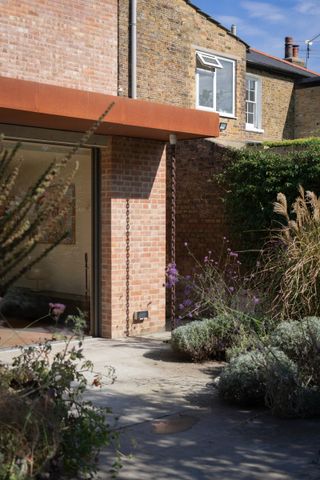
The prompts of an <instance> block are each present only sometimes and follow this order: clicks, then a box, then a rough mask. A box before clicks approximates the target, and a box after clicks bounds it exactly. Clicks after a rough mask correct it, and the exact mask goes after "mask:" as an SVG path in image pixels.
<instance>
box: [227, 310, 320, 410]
mask: <svg viewBox="0 0 320 480" xmlns="http://www.w3.org/2000/svg"><path fill="white" fill-rule="evenodd" d="M265 340H266V339H265ZM319 345H320V319H319V318H317V317H309V318H305V319H303V321H301V322H294V321H291V322H283V323H281V324H279V325H278V327H277V328H276V329H275V331H274V332H273V333H272V334H271V335H270V337H269V341H265V342H264V343H260V347H259V349H256V350H253V351H251V352H247V353H245V354H240V355H239V356H236V357H233V358H232V359H231V361H230V363H229V364H228V365H227V366H226V368H225V369H224V370H223V372H222V374H221V377H220V381H219V394H220V396H221V398H223V399H224V400H226V401H228V402H232V403H236V404H240V405H247V406H252V405H261V404H265V405H266V406H267V407H268V408H270V410H271V412H272V414H273V415H277V416H280V417H292V418H297V417H312V416H320V373H319V363H320V349H319Z"/></svg>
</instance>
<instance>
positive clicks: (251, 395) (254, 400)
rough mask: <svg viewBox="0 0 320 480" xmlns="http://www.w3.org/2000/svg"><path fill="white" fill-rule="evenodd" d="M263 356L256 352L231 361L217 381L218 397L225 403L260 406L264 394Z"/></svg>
mask: <svg viewBox="0 0 320 480" xmlns="http://www.w3.org/2000/svg"><path fill="white" fill-rule="evenodd" d="M263 367H264V356H263V354H262V353H260V352H258V351H254V352H248V353H243V354H241V355H239V356H237V357H234V358H232V359H231V361H230V363H229V364H228V365H227V366H226V367H225V368H224V370H223V371H222V373H221V376H220V380H219V395H220V396H221V398H223V399H224V400H226V401H227V402H231V403H237V404H240V405H261V404H263V403H264V397H265V393H266V388H265V376H264V368H263Z"/></svg>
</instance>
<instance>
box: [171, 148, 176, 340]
mask: <svg viewBox="0 0 320 480" xmlns="http://www.w3.org/2000/svg"><path fill="white" fill-rule="evenodd" d="M170 262H171V265H172V266H173V265H175V264H176V145H171V258H170ZM175 326H176V286H175V284H173V285H172V286H171V330H174V328H175Z"/></svg>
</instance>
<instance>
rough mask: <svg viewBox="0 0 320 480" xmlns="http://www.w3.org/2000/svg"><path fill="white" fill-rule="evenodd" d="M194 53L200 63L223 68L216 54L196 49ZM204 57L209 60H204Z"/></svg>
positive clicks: (205, 65)
mask: <svg viewBox="0 0 320 480" xmlns="http://www.w3.org/2000/svg"><path fill="white" fill-rule="evenodd" d="M196 55H197V57H198V58H199V60H200V63H202V65H203V66H204V67H212V68H223V67H222V65H221V63H220V62H219V59H218V57H217V56H216V55H212V53H205V52H198V51H197V52H196ZM205 57H207V58H208V59H209V60H206V59H205ZM210 60H211V61H210Z"/></svg>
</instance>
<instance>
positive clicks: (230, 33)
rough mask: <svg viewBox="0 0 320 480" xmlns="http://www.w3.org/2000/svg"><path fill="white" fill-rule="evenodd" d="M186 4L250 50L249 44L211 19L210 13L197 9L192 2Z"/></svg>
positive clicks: (186, 1)
mask: <svg viewBox="0 0 320 480" xmlns="http://www.w3.org/2000/svg"><path fill="white" fill-rule="evenodd" d="M184 2H185V3H186V4H187V5H189V7H191V8H193V9H194V10H195V11H196V12H197V13H199V14H200V15H202V16H203V17H205V18H206V19H207V20H209V21H210V22H212V23H214V24H215V25H217V27H220V28H222V30H224V31H225V32H227V34H228V35H230V37H233V38H234V39H235V40H238V41H239V42H241V43H243V45H245V46H246V47H247V48H250V45H249V44H248V43H246V42H245V41H244V40H242V39H241V38H240V37H238V36H237V35H234V34H233V33H232V32H231V30H229V29H228V28H227V27H225V26H224V25H222V23H220V22H218V20H216V19H215V18H213V17H211V15H209V14H208V13H206V12H204V11H203V10H201V8H199V7H197V6H196V5H194V3H192V2H190V0H184Z"/></svg>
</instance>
